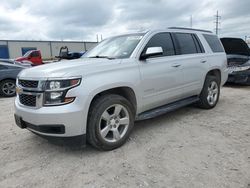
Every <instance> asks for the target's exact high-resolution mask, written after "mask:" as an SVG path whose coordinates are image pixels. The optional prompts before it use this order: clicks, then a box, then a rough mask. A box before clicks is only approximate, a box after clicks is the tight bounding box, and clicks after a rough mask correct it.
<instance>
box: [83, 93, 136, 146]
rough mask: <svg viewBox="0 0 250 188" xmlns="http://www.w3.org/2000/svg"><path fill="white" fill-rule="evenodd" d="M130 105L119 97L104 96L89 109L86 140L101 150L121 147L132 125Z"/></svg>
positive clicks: (132, 115)
mask: <svg viewBox="0 0 250 188" xmlns="http://www.w3.org/2000/svg"><path fill="white" fill-rule="evenodd" d="M132 109H133V108H132V105H131V103H130V102H129V101H128V100H127V99H125V98H124V97H122V96H119V95H113V94H112V95H104V96H101V97H99V98H97V99H96V100H95V101H94V102H93V103H92V105H91V107H90V112H89V117H88V126H87V140H88V142H89V143H90V144H91V145H92V146H94V147H96V148H98V149H101V150H112V149H115V148H117V147H120V146H121V145H123V144H124V143H125V142H126V140H127V138H128V137H129V134H130V132H131V130H132V128H133V125H134V113H133V111H132Z"/></svg>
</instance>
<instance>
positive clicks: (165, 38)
mask: <svg viewBox="0 0 250 188" xmlns="http://www.w3.org/2000/svg"><path fill="white" fill-rule="evenodd" d="M149 47H162V50H163V54H162V55H158V56H155V57H162V56H171V55H175V50H174V45H173V42H172V38H171V35H170V33H158V34H155V35H154V36H153V37H152V38H151V39H150V40H149V41H148V43H147V45H146V46H145V48H144V50H143V52H142V53H146V50H147V48H149Z"/></svg>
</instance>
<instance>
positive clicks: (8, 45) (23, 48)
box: [0, 40, 97, 59]
mask: <svg viewBox="0 0 250 188" xmlns="http://www.w3.org/2000/svg"><path fill="white" fill-rule="evenodd" d="M96 44H97V42H83V41H26V40H0V59H15V58H16V57H20V56H22V55H24V54H25V53H26V52H27V51H29V50H41V53H42V58H43V59H51V58H54V57H55V56H58V55H59V51H60V48H61V47H62V46H67V47H68V49H69V51H73V52H82V51H87V50H90V49H91V48H93V47H94V46H95V45H96Z"/></svg>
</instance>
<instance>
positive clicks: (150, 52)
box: [140, 47, 163, 60]
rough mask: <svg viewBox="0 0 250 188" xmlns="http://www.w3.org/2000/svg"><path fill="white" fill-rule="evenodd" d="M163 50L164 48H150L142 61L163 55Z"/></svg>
mask: <svg viewBox="0 0 250 188" xmlns="http://www.w3.org/2000/svg"><path fill="white" fill-rule="evenodd" d="M162 54H163V49H162V47H149V48H147V50H146V53H144V54H142V55H141V57H140V59H141V60H145V59H147V58H149V57H152V56H156V55H162Z"/></svg>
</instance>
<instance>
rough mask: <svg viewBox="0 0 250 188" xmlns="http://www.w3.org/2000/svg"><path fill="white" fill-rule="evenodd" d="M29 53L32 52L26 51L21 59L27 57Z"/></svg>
mask: <svg viewBox="0 0 250 188" xmlns="http://www.w3.org/2000/svg"><path fill="white" fill-rule="evenodd" d="M31 52H32V51H27V52H26V53H25V54H24V55H23V57H29V55H30V53H31Z"/></svg>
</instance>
